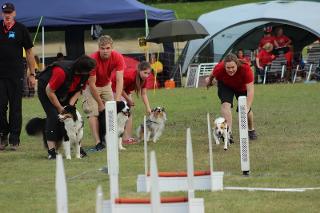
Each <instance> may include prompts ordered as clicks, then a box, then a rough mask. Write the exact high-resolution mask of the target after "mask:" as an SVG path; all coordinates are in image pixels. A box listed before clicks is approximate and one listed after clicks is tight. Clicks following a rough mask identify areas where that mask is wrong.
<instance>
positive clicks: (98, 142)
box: [82, 35, 125, 151]
mask: <svg viewBox="0 0 320 213" xmlns="http://www.w3.org/2000/svg"><path fill="white" fill-rule="evenodd" d="M98 46H99V50H98V51H96V52H94V53H93V54H92V55H91V57H92V58H93V59H95V60H96V63H97V66H96V67H95V69H94V70H92V72H91V73H90V77H89V80H88V84H89V86H88V87H87V88H86V89H85V90H84V92H83V104H82V106H83V111H84V112H85V113H86V114H87V116H88V119H89V126H90V129H91V132H92V135H93V137H94V140H95V149H96V150H97V151H99V150H102V149H104V148H105V145H104V143H105V142H104V138H100V137H99V122H98V116H99V112H102V111H103V110H104V103H105V102H106V101H112V100H114V99H115V100H116V101H119V100H120V98H121V93H122V88H123V70H124V69H125V62H124V59H123V56H122V55H121V53H119V52H117V51H115V50H113V40H112V38H111V37H110V36H108V35H103V36H101V37H100V38H99V39H98ZM113 72H115V73H116V82H117V86H116V94H115V98H114V97H113V92H112V89H111V74H112V73H113Z"/></svg>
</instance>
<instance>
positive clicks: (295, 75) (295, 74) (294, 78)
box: [292, 64, 299, 84]
mask: <svg viewBox="0 0 320 213" xmlns="http://www.w3.org/2000/svg"><path fill="white" fill-rule="evenodd" d="M298 70H299V64H298V65H297V67H296V71H295V73H294V77H293V80H292V83H293V84H294V83H295V82H296V78H297V72H298Z"/></svg>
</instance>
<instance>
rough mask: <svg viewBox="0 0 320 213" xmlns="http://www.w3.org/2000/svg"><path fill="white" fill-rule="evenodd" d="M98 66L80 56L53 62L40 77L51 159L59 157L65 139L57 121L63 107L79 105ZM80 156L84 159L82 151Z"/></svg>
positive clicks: (49, 157)
mask: <svg viewBox="0 0 320 213" xmlns="http://www.w3.org/2000/svg"><path fill="white" fill-rule="evenodd" d="M95 65H96V63H95V60H94V59H92V58H90V57H89V56H81V57H79V58H78V59H77V60H76V61H74V62H73V61H58V62H54V63H52V64H51V65H49V66H48V67H47V68H46V69H45V70H44V71H42V72H41V73H40V75H39V78H38V79H39V80H38V97H39V100H40V102H41V105H42V107H43V109H44V111H45V113H46V116H47V118H46V131H45V132H46V135H45V138H46V139H47V145H48V159H49V160H50V159H55V158H56V142H58V141H60V140H61V139H62V137H63V135H62V130H61V129H62V128H61V127H62V126H63V123H62V122H60V121H59V120H58V114H59V113H60V112H62V111H63V107H64V106H66V105H75V104H76V102H77V100H78V97H79V96H80V92H81V90H82V89H84V87H85V86H86V83H87V80H88V78H89V73H90V71H91V70H92V69H93V68H94V67H95ZM80 154H81V156H82V157H84V156H85V155H86V153H85V152H84V150H83V149H80Z"/></svg>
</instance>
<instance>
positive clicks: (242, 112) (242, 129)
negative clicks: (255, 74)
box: [238, 96, 250, 175]
mask: <svg viewBox="0 0 320 213" xmlns="http://www.w3.org/2000/svg"><path fill="white" fill-rule="evenodd" d="M238 107H239V109H238V111H239V135H240V158H241V170H242V174H243V175H249V172H250V158H249V136H248V115H247V97H246V96H240V97H239V98H238Z"/></svg>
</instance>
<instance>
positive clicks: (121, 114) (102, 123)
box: [98, 101, 131, 150]
mask: <svg viewBox="0 0 320 213" xmlns="http://www.w3.org/2000/svg"><path fill="white" fill-rule="evenodd" d="M130 113H131V112H130V107H129V105H128V104H127V102H126V101H117V123H118V140H119V141H118V143H119V149H120V150H125V149H126V148H124V147H123V146H122V136H123V133H124V129H125V126H126V123H127V121H128V119H129V117H130ZM105 116H106V113H105V110H103V111H102V112H100V113H99V117H98V120H99V136H100V139H101V140H104V139H105V136H106V120H105Z"/></svg>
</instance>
